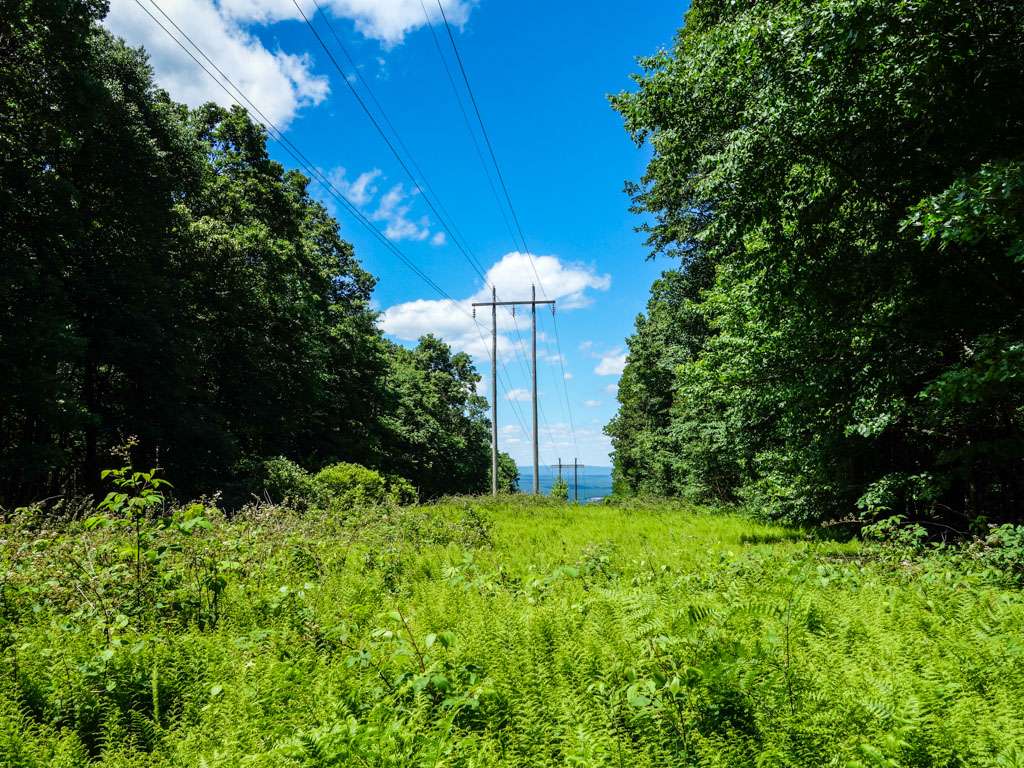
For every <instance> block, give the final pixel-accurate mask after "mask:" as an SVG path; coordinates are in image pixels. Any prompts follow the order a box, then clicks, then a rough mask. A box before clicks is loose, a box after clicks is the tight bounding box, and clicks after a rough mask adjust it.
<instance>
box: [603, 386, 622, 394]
mask: <svg viewBox="0 0 1024 768" xmlns="http://www.w3.org/2000/svg"><path fill="white" fill-rule="evenodd" d="M604 391H605V392H607V393H608V394H609V395H617V394H618V393H619V385H618V383H612V384H609V385H608V386H607V387H605V388H604Z"/></svg>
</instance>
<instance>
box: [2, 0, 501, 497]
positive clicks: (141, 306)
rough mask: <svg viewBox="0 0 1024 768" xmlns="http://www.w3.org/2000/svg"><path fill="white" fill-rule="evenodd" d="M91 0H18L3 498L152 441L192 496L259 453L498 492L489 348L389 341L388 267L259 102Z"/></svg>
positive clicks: (424, 487)
mask: <svg viewBox="0 0 1024 768" xmlns="http://www.w3.org/2000/svg"><path fill="white" fill-rule="evenodd" d="M105 11H106V6H105V4H104V3H102V2H93V1H90V0H68V1H67V2H50V1H49V0H35V1H33V2H24V3H20V4H16V5H15V6H14V7H12V8H11V9H8V10H6V11H5V12H4V13H3V14H0V53H2V55H3V62H4V64H3V66H2V67H0V104H2V105H3V106H2V109H3V119H2V120H0V157H2V161H3V162H2V163H0V237H2V239H3V242H4V245H5V253H6V254H7V258H6V259H5V262H4V263H5V268H6V269H5V271H6V274H5V280H4V281H2V283H0V364H2V366H3V370H4V372H5V375H4V376H3V377H0V504H2V505H8V504H13V503H21V502H24V501H27V500H30V499H33V498H40V497H42V496H47V495H50V494H52V493H57V492H60V491H62V490H68V489H72V490H73V489H75V488H76V487H77V488H78V489H82V490H87V491H88V490H95V483H96V482H97V481H98V479H99V470H100V468H101V467H102V466H111V463H110V462H111V461H112V460H113V458H112V451H113V450H115V449H116V448H117V447H118V446H120V445H123V444H124V443H125V442H126V441H127V440H128V438H129V437H135V438H137V440H134V441H133V445H135V446H136V447H135V449H134V453H135V455H134V456H133V458H134V460H135V461H136V462H137V463H138V464H140V465H146V466H156V465H158V464H159V465H160V466H162V467H163V468H164V469H165V474H166V475H167V476H169V477H172V478H173V479H174V481H175V488H176V489H177V491H178V492H180V493H182V494H194V493H198V492H204V491H212V490H215V489H218V488H226V489H227V490H228V492H229V496H230V497H231V498H234V499H237V500H243V499H245V498H246V495H247V493H248V492H249V491H250V490H252V487H251V485H252V483H253V482H256V478H257V475H258V474H259V472H258V469H259V467H260V466H261V462H262V461H263V460H264V459H268V458H272V457H285V458H287V459H291V460H293V461H297V462H299V463H300V464H302V465H303V466H305V467H307V468H309V469H312V470H316V469H318V468H320V467H323V466H325V465H329V464H333V463H336V462H339V461H349V462H358V463H360V464H363V465H366V466H367V467H371V468H375V469H381V470H385V471H387V472H390V473H394V474H396V475H401V476H405V477H409V478H410V479H412V480H413V481H414V482H415V483H416V484H417V485H418V487H419V490H420V492H421V493H422V494H423V495H424V496H428V497H429V496H434V495H440V494H442V493H449V492H466V491H473V490H478V489H482V488H483V487H484V486H485V485H486V483H487V476H488V466H489V461H488V435H487V431H488V426H489V425H488V423H487V421H486V418H485V416H484V401H483V400H482V398H480V397H478V396H477V395H476V393H475V385H476V382H477V380H478V377H477V374H476V371H475V370H474V369H473V366H472V362H471V360H470V358H469V357H468V356H466V355H464V354H455V355H453V354H451V351H450V350H449V349H448V347H447V346H446V345H444V344H443V343H441V342H440V341H438V340H437V339H433V338H430V337H428V338H425V339H424V340H423V341H422V342H421V343H420V345H419V346H418V347H417V348H416V349H415V350H406V349H403V348H401V347H399V346H397V345H395V344H393V343H391V342H389V341H387V340H386V339H384V338H383V336H382V334H381V332H380V330H379V329H378V328H377V324H376V321H377V316H376V313H375V312H374V311H373V310H372V309H371V308H370V299H371V294H372V291H373V289H374V285H375V279H374V278H373V277H372V276H371V275H369V274H368V273H367V272H366V271H365V270H364V269H363V268H362V267H361V266H360V264H359V262H358V261H357V260H356V257H355V254H354V252H353V249H352V246H351V245H350V244H349V243H348V242H346V241H345V240H344V239H342V237H341V233H340V231H339V226H338V223H337V222H336V221H335V220H334V219H333V218H332V217H331V216H330V215H329V214H328V212H327V211H326V210H325V208H324V206H323V205H321V204H320V203H319V202H317V201H316V200H315V199H314V198H313V197H312V196H311V195H310V191H309V180H308V179H306V178H305V177H304V176H302V175H301V174H300V173H298V172H296V171H286V170H285V169H284V168H283V167H282V166H281V165H280V164H279V163H277V162H275V161H274V160H272V159H271V157H270V155H269V154H268V151H267V135H266V132H265V131H264V129H263V128H261V127H260V126H258V125H256V124H255V123H253V122H252V120H251V119H250V118H249V117H248V115H247V114H246V113H245V111H244V110H242V109H240V108H235V109H231V110H225V109H222V108H220V107H217V106H215V105H207V106H203V107H200V108H198V109H193V110H190V109H188V108H186V107H184V106H182V105H180V104H176V103H174V102H173V101H171V100H170V99H169V98H168V96H167V94H166V93H164V92H162V91H160V90H159V89H157V88H156V87H155V86H154V84H153V77H152V71H151V69H150V67H149V64H148V61H147V58H146V54H145V52H143V51H141V50H133V49H131V48H128V47H127V46H125V44H124V43H123V42H122V41H120V40H118V39H116V38H114V37H113V36H112V35H110V34H109V33H108V32H106V31H105V30H104V29H102V27H100V26H99V24H98V22H99V20H100V18H101V16H102V14H103V13H105Z"/></svg>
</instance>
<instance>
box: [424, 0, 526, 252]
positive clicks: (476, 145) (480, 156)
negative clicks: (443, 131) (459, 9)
mask: <svg viewBox="0 0 1024 768" xmlns="http://www.w3.org/2000/svg"><path fill="white" fill-rule="evenodd" d="M420 8H422V9H423V18H424V19H425V20H426V24H427V29H429V30H430V37H431V39H432V40H433V41H434V49H435V50H436V51H437V57H438V58H439V59H440V60H441V65H442V66H443V67H444V73H445V75H446V76H447V78H448V85H449V86H450V87H451V91H452V95H454V96H455V103H456V104H457V105H458V107H459V112H460V114H461V115H462V123H463V125H464V126H465V127H466V133H468V134H469V138H470V140H471V141H472V142H473V149H474V150H475V151H476V157H477V160H478V161H479V163H480V169H481V170H482V171H483V172H484V178H485V179H487V186H488V187H489V188H490V190H491V197H493V198H494V202H495V203H497V206H498V212H499V213H500V214H501V221H502V223H503V224H504V225H505V229H506V230H507V231H508V234H509V237H511V238H512V243H513V246H514V247H516V248H518V247H519V246H518V245H516V244H515V243H516V235H515V232H513V231H512V223H511V222H510V221H509V220H508V214H507V213H506V212H505V206H504V205H503V204H502V202H501V198H500V197H498V190H497V188H496V187H495V186H494V180H493V179H492V178H491V172H490V171H489V170H488V169H487V161H486V160H485V159H484V153H483V150H482V149H481V148H480V142H479V141H477V138H476V132H475V131H474V130H473V127H472V126H471V125H470V123H469V115H468V114H466V107H465V105H464V104H463V103H462V95H461V94H460V93H459V88H458V86H457V85H455V78H454V77H453V76H452V70H451V67H449V66H448V59H446V58H445V55H444V51H442V50H441V40H440V38H438V36H437V31H436V30H435V29H434V23H433V22H432V21H431V20H430V14H429V13H427V6H426V5H425V4H424V2H423V0H420Z"/></svg>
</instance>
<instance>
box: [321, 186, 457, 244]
mask: <svg viewBox="0 0 1024 768" xmlns="http://www.w3.org/2000/svg"><path fill="white" fill-rule="evenodd" d="M324 175H325V176H326V177H327V181H328V183H329V185H330V187H328V186H327V185H325V184H322V183H320V182H316V183H315V184H314V185H313V187H312V189H313V190H314V192H315V193H316V194H317V195H318V197H319V198H320V201H321V202H322V203H323V204H324V205H325V206H326V207H327V210H328V211H330V212H331V214H332V215H333V216H337V215H338V213H339V212H338V208H337V205H336V199H335V197H334V195H333V194H332V191H333V192H338V193H340V194H341V195H343V196H344V197H345V198H346V199H347V200H348V201H349V202H350V203H352V205H354V206H356V207H357V208H359V209H360V210H361V211H362V212H363V213H364V214H365V215H366V216H367V217H369V218H370V219H372V220H373V221H377V222H381V223H383V225H384V226H383V231H384V234H385V235H387V236H388V237H389V238H390V239H391V240H394V241H396V242H398V241H401V240H412V241H414V242H422V241H424V240H429V241H430V244H431V245H433V246H438V247H440V246H443V245H445V244H447V242H448V240H447V238H446V237H445V234H444V232H443V231H437V232H431V226H432V225H431V222H430V218H429V217H428V216H420V217H418V218H414V216H413V214H412V207H413V202H414V201H415V199H416V197H417V195H418V194H419V192H418V191H416V192H412V193H410V192H408V191H406V188H405V185H404V184H401V183H399V184H393V185H391V186H390V187H389V188H388V190H387V192H385V193H384V194H383V195H381V196H380V197H379V198H378V197H377V194H378V192H379V191H380V189H379V187H378V182H382V181H384V179H385V178H386V177H385V176H384V174H383V172H382V171H381V170H380V168H373V169H372V170H369V171H364V172H363V173H360V174H359V175H357V176H355V178H352V177H351V176H350V175H349V172H348V170H347V169H345V168H342V167H340V166H339V167H338V168H334V169H332V170H330V171H327V172H326V173H325V174H324ZM331 188H333V190H332V189H331Z"/></svg>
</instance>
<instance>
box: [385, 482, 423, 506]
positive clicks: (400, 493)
mask: <svg viewBox="0 0 1024 768" xmlns="http://www.w3.org/2000/svg"><path fill="white" fill-rule="evenodd" d="M386 481H387V484H388V501H390V502H392V503H394V504H398V505H401V506H406V505H408V504H415V503H416V502H417V501H419V499H420V496H419V494H418V493H416V488H415V487H414V486H413V484H412V483H410V482H409V481H408V480H406V479H405V478H404V477H402V476H401V475H388V476H387V478H386Z"/></svg>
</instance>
